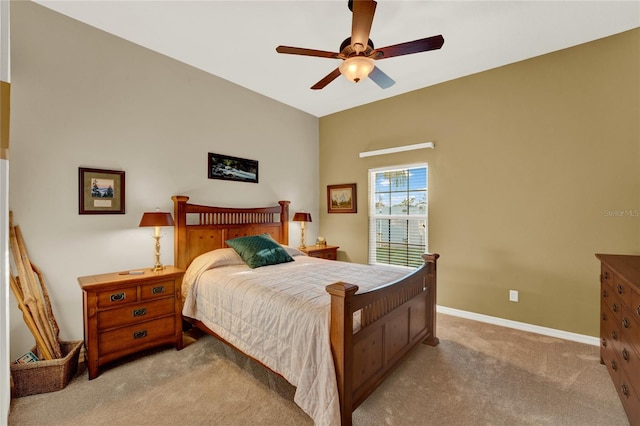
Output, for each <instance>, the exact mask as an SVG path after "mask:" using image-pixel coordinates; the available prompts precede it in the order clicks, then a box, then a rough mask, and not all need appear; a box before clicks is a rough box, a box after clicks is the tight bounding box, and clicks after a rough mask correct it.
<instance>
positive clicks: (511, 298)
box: [509, 290, 518, 302]
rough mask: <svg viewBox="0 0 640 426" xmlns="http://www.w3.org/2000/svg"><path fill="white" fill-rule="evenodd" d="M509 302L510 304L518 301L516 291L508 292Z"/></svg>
mask: <svg viewBox="0 0 640 426" xmlns="http://www.w3.org/2000/svg"><path fill="white" fill-rule="evenodd" d="M509 301H510V302H517V301H518V290H509Z"/></svg>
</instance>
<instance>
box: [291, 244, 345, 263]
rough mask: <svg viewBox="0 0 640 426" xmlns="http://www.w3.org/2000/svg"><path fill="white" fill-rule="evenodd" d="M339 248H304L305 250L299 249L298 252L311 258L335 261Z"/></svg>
mask: <svg viewBox="0 0 640 426" xmlns="http://www.w3.org/2000/svg"><path fill="white" fill-rule="evenodd" d="M339 248H340V247H339V246H306V247H305V248H301V249H300V251H302V252H304V253H306V254H307V255H308V256H311V257H318V258H320V259H329V260H336V259H337V258H338V249H339Z"/></svg>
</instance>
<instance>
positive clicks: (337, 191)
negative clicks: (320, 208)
mask: <svg viewBox="0 0 640 426" xmlns="http://www.w3.org/2000/svg"><path fill="white" fill-rule="evenodd" d="M327 209H328V210H327V211H328V213H357V211H358V209H357V202H356V184H355V183H347V184H344V185H327Z"/></svg>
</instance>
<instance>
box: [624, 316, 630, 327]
mask: <svg viewBox="0 0 640 426" xmlns="http://www.w3.org/2000/svg"><path fill="white" fill-rule="evenodd" d="M622 326H623V327H624V328H629V327H630V326H631V321H629V318H627V317H624V318H622Z"/></svg>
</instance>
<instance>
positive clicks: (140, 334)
mask: <svg viewBox="0 0 640 426" xmlns="http://www.w3.org/2000/svg"><path fill="white" fill-rule="evenodd" d="M143 337H147V330H140V331H136V332H135V333H133V338H134V339H142V338H143Z"/></svg>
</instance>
